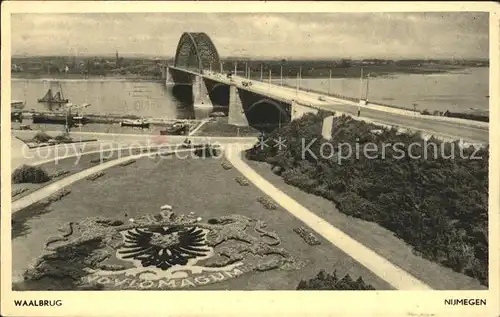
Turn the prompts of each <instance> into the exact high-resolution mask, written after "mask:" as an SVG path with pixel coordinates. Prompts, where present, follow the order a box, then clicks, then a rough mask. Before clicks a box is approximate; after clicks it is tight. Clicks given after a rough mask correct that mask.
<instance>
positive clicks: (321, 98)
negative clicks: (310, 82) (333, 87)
mask: <svg viewBox="0 0 500 317" xmlns="http://www.w3.org/2000/svg"><path fill="white" fill-rule="evenodd" d="M318 100H319V101H326V97H325V96H319V97H318Z"/></svg>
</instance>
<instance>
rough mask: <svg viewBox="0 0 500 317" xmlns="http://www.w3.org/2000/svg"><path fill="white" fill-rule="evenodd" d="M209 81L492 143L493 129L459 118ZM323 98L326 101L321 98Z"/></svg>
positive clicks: (235, 80) (279, 88) (264, 85)
mask: <svg viewBox="0 0 500 317" xmlns="http://www.w3.org/2000/svg"><path fill="white" fill-rule="evenodd" d="M204 76H205V77H206V78H210V79H212V80H215V81H218V82H222V83H226V84H230V83H233V84H235V85H236V86H237V87H238V88H239V89H246V90H249V91H252V92H254V93H260V94H262V95H266V96H269V97H271V98H274V99H277V100H282V101H288V102H291V101H292V100H296V101H297V102H299V103H301V104H305V105H310V106H311V107H313V108H320V109H324V110H330V111H337V112H342V113H345V114H348V115H354V116H357V112H358V108H360V109H361V112H360V117H361V118H366V119H369V120H371V121H374V122H377V123H381V124H384V125H390V126H396V127H403V128H409V129H412V130H415V131H422V132H426V133H430V134H436V135H439V136H442V137H446V138H449V139H462V140H463V141H466V142H469V143H482V144H485V143H489V125H488V123H483V122H474V121H471V120H461V119H459V120H457V119H455V118H446V117H435V116H423V115H420V114H419V113H414V112H411V111H407V110H401V109H392V108H389V107H381V106H371V105H368V106H360V107H358V104H356V103H353V102H351V101H346V100H342V99H339V98H334V97H329V96H323V95H320V94H317V93H312V92H306V91H297V90H296V89H293V88H290V87H284V86H278V85H271V86H270V85H269V83H265V82H260V81H256V80H249V79H246V78H243V77H239V76H233V77H232V81H231V80H230V79H228V78H227V77H224V76H223V75H222V74H204ZM244 81H249V82H251V83H252V85H251V86H250V87H244V86H243V82H244ZM320 96H323V98H322V99H323V100H319V99H318V98H319V97H320Z"/></svg>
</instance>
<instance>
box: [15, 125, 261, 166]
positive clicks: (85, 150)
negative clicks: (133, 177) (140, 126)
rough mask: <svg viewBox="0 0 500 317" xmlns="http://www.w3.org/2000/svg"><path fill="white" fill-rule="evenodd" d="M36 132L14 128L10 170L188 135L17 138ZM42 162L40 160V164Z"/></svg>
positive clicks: (225, 139)
mask: <svg viewBox="0 0 500 317" xmlns="http://www.w3.org/2000/svg"><path fill="white" fill-rule="evenodd" d="M36 133H37V131H21V130H20V131H13V132H12V135H13V136H12V137H11V149H12V150H11V170H14V169H16V168H17V167H19V166H20V165H22V164H30V165H36V164H42V163H46V162H50V161H53V160H55V159H56V158H59V159H63V158H65V157H71V156H78V155H83V154H89V153H98V152H100V151H109V150H118V149H120V148H122V149H129V148H140V147H149V146H151V147H153V146H158V145H172V146H178V145H181V144H183V142H184V140H185V139H186V136H161V135H137V134H112V133H92V132H71V134H70V135H71V137H72V138H73V139H74V140H78V139H89V138H96V139H98V141H95V142H84V143H71V144H60V145H55V146H47V147H41V148H34V149H29V148H28V147H27V146H26V145H25V144H24V142H22V141H21V140H19V139H17V138H16V137H15V136H19V137H22V138H25V139H29V138H32V137H33V136H34V135H35V134H36ZM47 134H49V135H52V134H53V135H57V134H59V132H58V131H48V132H47ZM189 139H190V140H191V142H192V143H205V142H208V143H219V144H221V145H224V144H227V143H242V144H248V143H255V142H257V138H256V137H200V136H189ZM40 162H41V163H40Z"/></svg>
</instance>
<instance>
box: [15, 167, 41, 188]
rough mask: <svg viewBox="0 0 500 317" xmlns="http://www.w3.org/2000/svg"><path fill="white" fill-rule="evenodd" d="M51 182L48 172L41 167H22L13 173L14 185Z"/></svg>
mask: <svg viewBox="0 0 500 317" xmlns="http://www.w3.org/2000/svg"><path fill="white" fill-rule="evenodd" d="M49 180H50V177H49V175H48V174H47V172H46V171H45V170H44V169H43V168H41V167H39V166H31V165H22V166H19V167H18V168H16V169H15V170H14V172H13V173H12V183H14V184H21V183H33V184H39V183H45V182H47V181H49Z"/></svg>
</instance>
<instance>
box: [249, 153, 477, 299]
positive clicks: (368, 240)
mask: <svg viewBox="0 0 500 317" xmlns="http://www.w3.org/2000/svg"><path fill="white" fill-rule="evenodd" d="M247 164H249V165H250V166H251V167H252V168H253V169H255V171H257V172H258V173H259V174H260V175H262V176H263V177H264V178H265V179H266V180H268V181H269V182H271V183H272V184H273V185H274V186H276V187H277V188H279V189H280V190H282V191H283V192H284V193H286V194H287V195H289V196H290V197H292V198H293V199H295V200H296V201H298V202H299V203H300V204H302V205H303V206H304V207H306V208H308V209H309V210H311V211H313V212H314V213H316V214H317V215H318V216H320V217H321V218H323V219H325V220H326V221H328V222H329V223H331V224H332V225H334V226H335V227H337V228H338V229H340V230H342V231H343V232H345V233H346V234H348V235H349V236H351V237H352V238H353V239H355V240H357V241H358V242H360V243H362V244H363V245H365V246H366V247H368V248H370V249H372V250H373V251H375V252H376V253H378V254H379V255H381V256H383V257H384V258H386V259H387V260H389V261H390V262H392V263H393V264H395V265H397V266H398V267H400V268H402V269H403V270H405V271H407V272H408V273H410V274H412V275H413V276H415V277H416V278H418V279H420V280H421V281H423V282H425V283H427V284H428V285H430V286H431V287H433V288H435V289H484V286H482V285H480V284H479V282H478V281H477V280H475V279H473V278H471V277H468V276H466V275H463V274H459V273H457V272H454V271H453V270H451V269H449V268H445V267H443V266H441V265H439V264H437V263H433V262H431V261H429V260H426V259H424V258H422V257H421V256H419V255H416V254H415V253H414V252H413V249H412V248H411V246H409V245H408V244H407V243H405V242H404V241H403V240H401V239H399V238H397V237H396V236H395V235H394V233H392V232H390V231H389V230H387V229H385V228H382V227H381V226H380V225H378V224H376V223H373V222H369V221H365V220H362V219H359V218H355V217H350V216H348V215H346V214H344V213H342V212H340V211H339V210H338V209H337V207H336V206H335V204H334V203H333V202H331V201H329V200H328V199H326V198H323V197H320V196H316V195H313V194H309V193H306V192H304V191H302V190H300V189H299V188H298V187H295V186H292V185H288V184H286V183H285V181H284V180H283V178H282V177H280V176H278V175H276V174H274V173H273V172H272V171H271V169H270V165H269V164H267V163H264V162H256V161H248V160H247Z"/></svg>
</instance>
